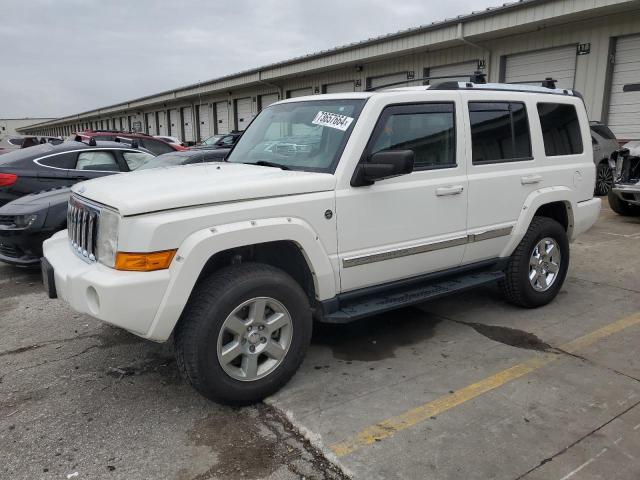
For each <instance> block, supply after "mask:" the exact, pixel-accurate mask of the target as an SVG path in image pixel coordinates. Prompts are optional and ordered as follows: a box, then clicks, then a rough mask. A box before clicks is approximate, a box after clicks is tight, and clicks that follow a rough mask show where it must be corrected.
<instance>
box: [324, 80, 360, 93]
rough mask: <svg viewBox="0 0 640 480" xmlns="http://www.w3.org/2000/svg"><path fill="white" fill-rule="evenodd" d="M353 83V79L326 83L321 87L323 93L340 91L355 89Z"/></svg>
mask: <svg viewBox="0 0 640 480" xmlns="http://www.w3.org/2000/svg"><path fill="white" fill-rule="evenodd" d="M354 85H355V83H354V81H353V80H349V81H347V82H338V83H328V84H325V85H324V87H323V89H322V90H323V92H324V93H342V92H353V91H355V86H354Z"/></svg>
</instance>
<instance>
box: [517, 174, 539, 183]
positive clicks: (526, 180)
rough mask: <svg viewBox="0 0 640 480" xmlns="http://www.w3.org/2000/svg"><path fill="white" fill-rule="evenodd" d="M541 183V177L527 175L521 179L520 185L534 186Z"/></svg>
mask: <svg viewBox="0 0 640 480" xmlns="http://www.w3.org/2000/svg"><path fill="white" fill-rule="evenodd" d="M541 181H542V176H541V175H526V176H524V177H522V178H521V179H520V183H522V185H532V184H534V183H540V182H541Z"/></svg>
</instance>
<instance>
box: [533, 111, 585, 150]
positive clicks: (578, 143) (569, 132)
mask: <svg viewBox="0 0 640 480" xmlns="http://www.w3.org/2000/svg"><path fill="white" fill-rule="evenodd" d="M538 115H539V117H540V126H541V127H542V138H543V139H544V153H545V154H546V155H547V157H556V156H559V155H576V154H579V153H582V152H583V148H582V134H581V133H580V122H579V121H578V113H577V112H576V108H575V107H574V106H573V105H568V104H566V103H539V104H538Z"/></svg>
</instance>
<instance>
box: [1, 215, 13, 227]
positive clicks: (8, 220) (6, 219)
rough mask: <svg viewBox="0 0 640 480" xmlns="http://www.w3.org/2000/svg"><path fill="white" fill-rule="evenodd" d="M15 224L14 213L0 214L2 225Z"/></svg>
mask: <svg viewBox="0 0 640 480" xmlns="http://www.w3.org/2000/svg"><path fill="white" fill-rule="evenodd" d="M14 224H15V217H14V216H13V215H0V225H5V226H7V227H11V226H13V225H14Z"/></svg>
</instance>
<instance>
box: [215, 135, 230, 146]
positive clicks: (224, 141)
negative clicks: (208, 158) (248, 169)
mask: <svg viewBox="0 0 640 480" xmlns="http://www.w3.org/2000/svg"><path fill="white" fill-rule="evenodd" d="M233 141H234V136H233V135H227V136H226V137H223V138H222V139H221V140H220V141H219V142H218V143H221V144H222V145H229V146H230V145H233Z"/></svg>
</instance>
